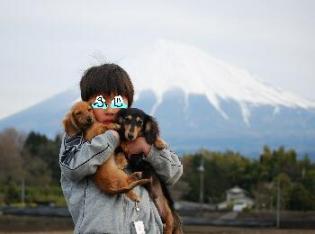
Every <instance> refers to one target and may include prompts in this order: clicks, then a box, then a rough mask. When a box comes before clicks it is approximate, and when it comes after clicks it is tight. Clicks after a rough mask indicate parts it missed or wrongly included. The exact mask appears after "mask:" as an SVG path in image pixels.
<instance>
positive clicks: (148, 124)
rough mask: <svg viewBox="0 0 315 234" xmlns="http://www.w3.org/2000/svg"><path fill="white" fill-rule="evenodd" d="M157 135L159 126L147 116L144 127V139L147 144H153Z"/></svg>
mask: <svg viewBox="0 0 315 234" xmlns="http://www.w3.org/2000/svg"><path fill="white" fill-rule="evenodd" d="M158 135H159V126H158V124H157V122H156V121H155V119H154V118H153V117H151V116H149V115H147V116H146V119H145V125H144V138H145V139H146V141H147V143H148V144H150V145H151V144H153V143H154V142H155V141H156V139H157V137H158Z"/></svg>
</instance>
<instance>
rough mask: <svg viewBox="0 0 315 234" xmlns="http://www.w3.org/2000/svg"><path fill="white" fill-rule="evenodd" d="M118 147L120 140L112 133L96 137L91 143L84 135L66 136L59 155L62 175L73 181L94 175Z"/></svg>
mask: <svg viewBox="0 0 315 234" xmlns="http://www.w3.org/2000/svg"><path fill="white" fill-rule="evenodd" d="M117 145H118V139H116V138H115V136H114V135H113V134H112V132H110V131H107V132H105V133H103V134H101V135H98V136H96V137H94V138H93V139H92V141H91V143H90V142H88V141H85V140H84V138H83V136H82V135H76V136H73V137H69V136H67V135H66V134H64V136H63V139H62V144H61V147H60V153H59V165H60V169H61V173H63V174H64V176H65V177H67V178H69V179H71V180H73V181H79V180H81V179H83V178H84V177H85V176H88V175H92V174H94V173H95V172H96V170H97V167H98V166H99V165H101V164H103V162H104V161H106V160H107V159H108V158H109V157H110V156H111V155H112V154H113V153H114V150H115V148H116V147H117Z"/></svg>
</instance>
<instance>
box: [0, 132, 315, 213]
mask: <svg viewBox="0 0 315 234" xmlns="http://www.w3.org/2000/svg"><path fill="white" fill-rule="evenodd" d="M60 145H61V136H60V135H57V136H56V137H55V138H54V139H49V138H47V137H46V136H45V135H43V134H40V133H36V132H30V133H28V134H24V133H21V132H18V131H16V130H15V129H12V128H11V129H6V130H4V131H2V132H1V133H0V205H4V204H12V203H16V204H20V203H21V201H23V202H24V203H26V204H36V203H45V202H53V203H55V204H57V205H65V201H64V198H63V194H62V191H61V188H60V182H59V180H60V168H59V164H58V155H59V149H60ZM181 161H182V163H183V166H184V173H183V176H182V177H181V179H180V180H179V182H178V183H177V184H176V185H175V186H174V187H173V189H172V193H173V195H174V197H175V199H176V200H187V201H196V202H198V201H199V199H200V181H201V180H200V176H201V174H200V173H201V172H200V170H198V168H199V167H200V165H201V162H202V161H203V166H204V171H203V172H202V173H203V178H204V180H203V181H204V186H203V187H204V189H203V193H204V194H203V197H204V202H206V203H211V204H218V203H220V202H222V201H224V200H225V197H226V191H227V190H228V189H230V188H232V187H234V186H239V187H241V188H243V189H245V190H246V191H248V195H249V196H250V197H252V198H253V199H254V200H255V207H256V209H273V208H274V207H275V206H276V202H277V201H276V200H277V185H279V186H280V188H281V208H282V209H287V210H315V164H314V162H312V161H311V160H310V158H309V157H308V156H307V155H305V156H304V157H302V158H298V155H297V153H296V151H295V150H293V149H285V148H284V147H279V148H278V149H274V150H272V149H270V148H269V147H268V146H265V147H264V148H263V150H262V152H261V154H260V156H259V157H258V158H254V159H253V158H249V157H246V156H244V155H241V154H240V153H238V152H233V151H225V152H213V151H208V150H200V151H198V152H196V153H193V154H185V155H183V156H182V157H181Z"/></svg>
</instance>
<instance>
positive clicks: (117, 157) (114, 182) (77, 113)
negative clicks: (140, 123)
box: [63, 101, 151, 201]
mask: <svg viewBox="0 0 315 234" xmlns="http://www.w3.org/2000/svg"><path fill="white" fill-rule="evenodd" d="M63 125H64V129H65V132H66V133H67V134H68V135H69V136H73V135H76V134H78V133H83V137H84V139H85V140H87V141H89V142H91V140H92V139H93V138H94V137H95V136H97V135H100V134H102V133H104V132H106V131H107V130H109V129H115V130H118V129H119V128H120V126H119V125H118V124H115V123H112V124H107V125H105V124H102V123H100V122H97V121H96V120H95V117H94V114H93V109H92V108H91V106H90V105H89V103H88V102H83V101H80V102H77V103H75V104H74V105H73V106H72V108H71V110H70V112H69V113H68V114H67V115H66V117H65V119H64V120H63ZM126 166H127V160H126V158H125V155H124V154H123V153H117V154H114V153H113V154H112V155H111V156H110V157H109V158H108V159H107V160H106V161H105V162H104V163H103V164H102V165H100V166H99V167H98V169H97V171H96V173H95V175H94V176H93V177H94V178H93V179H94V182H95V184H96V185H97V186H98V188H100V189H101V190H102V191H103V192H105V193H107V194H112V195H113V194H117V193H126V195H127V196H128V197H129V198H130V199H131V200H133V201H139V197H138V195H137V194H136V193H135V192H133V191H132V189H133V188H134V187H135V186H137V185H142V184H145V183H149V182H151V180H150V179H141V178H142V172H134V173H132V174H131V175H127V174H126V173H125V172H124V171H123V169H124V168H125V167H126Z"/></svg>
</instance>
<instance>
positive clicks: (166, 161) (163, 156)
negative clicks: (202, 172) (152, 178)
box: [145, 145, 183, 186]
mask: <svg viewBox="0 0 315 234" xmlns="http://www.w3.org/2000/svg"><path fill="white" fill-rule="evenodd" d="M145 160H146V161H147V162H149V163H150V164H151V165H152V166H153V167H154V169H155V171H156V173H157V174H158V175H159V176H160V177H161V179H162V180H163V181H164V182H165V183H166V184H167V185H170V186H172V185H174V184H175V183H176V182H177V181H178V180H179V178H180V177H181V176H182V174H183V165H182V163H181V161H180V160H179V157H178V156H177V154H176V153H175V152H174V151H172V150H170V149H169V146H167V147H166V148H165V149H163V150H158V149H157V148H155V147H154V146H153V145H152V146H151V149H150V152H149V154H148V155H147V157H146V158H145Z"/></svg>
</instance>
